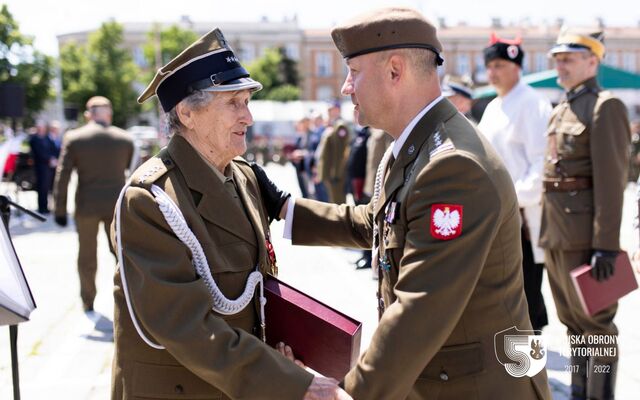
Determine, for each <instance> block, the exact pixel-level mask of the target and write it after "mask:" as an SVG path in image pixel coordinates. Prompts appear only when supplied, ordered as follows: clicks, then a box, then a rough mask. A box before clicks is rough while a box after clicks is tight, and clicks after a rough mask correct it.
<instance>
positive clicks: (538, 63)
mask: <svg viewBox="0 0 640 400" xmlns="http://www.w3.org/2000/svg"><path fill="white" fill-rule="evenodd" d="M534 57H535V58H534V62H535V65H534V71H535V72H540V71H545V70H547V69H549V57H548V56H547V53H536V55H535V56H534Z"/></svg>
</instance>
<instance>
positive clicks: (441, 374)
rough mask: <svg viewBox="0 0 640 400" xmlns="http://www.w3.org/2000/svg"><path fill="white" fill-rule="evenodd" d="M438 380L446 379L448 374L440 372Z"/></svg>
mask: <svg viewBox="0 0 640 400" xmlns="http://www.w3.org/2000/svg"><path fill="white" fill-rule="evenodd" d="M440 380H441V381H445V382H446V381H448V380H449V375H447V373H446V372H440Z"/></svg>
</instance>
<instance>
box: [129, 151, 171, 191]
mask: <svg viewBox="0 0 640 400" xmlns="http://www.w3.org/2000/svg"><path fill="white" fill-rule="evenodd" d="M174 166H175V163H174V162H173V160H172V159H171V157H169V152H168V151H167V150H166V148H164V149H162V150H160V152H159V153H158V154H156V155H155V156H153V157H151V158H150V159H149V160H147V161H146V162H145V163H144V164H142V165H141V166H140V167H139V168H138V169H137V170H136V172H135V173H134V174H133V176H132V177H131V184H133V185H136V186H143V187H150V186H151V184H152V183H153V182H155V181H157V180H158V179H159V178H160V177H161V176H162V175H164V174H166V173H167V171H169V170H170V169H172V168H173V167H174Z"/></svg>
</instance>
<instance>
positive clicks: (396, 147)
mask: <svg viewBox="0 0 640 400" xmlns="http://www.w3.org/2000/svg"><path fill="white" fill-rule="evenodd" d="M443 98H444V97H442V95H440V96H438V97H437V98H436V99H435V100H433V101H432V102H431V103H429V104H427V106H426V107H425V108H423V109H422V111H420V112H419V113H418V115H416V116H415V117H413V119H412V120H411V122H409V125H407V126H406V127H405V128H404V130H403V131H402V133H401V134H400V136H399V137H398V139H396V140H395V141H394V142H393V150H391V151H392V152H393V157H394V158H396V159H397V158H398V154H400V150H402V146H404V142H406V141H407V138H408V137H409V134H410V133H411V131H412V130H413V128H415V127H416V125H417V124H418V122H419V121H420V120H421V119H422V117H424V115H425V114H426V113H427V112H428V111H429V110H431V109H432V108H433V107H434V106H435V105H436V104H438V102H439V101H440V100H442V99H443Z"/></svg>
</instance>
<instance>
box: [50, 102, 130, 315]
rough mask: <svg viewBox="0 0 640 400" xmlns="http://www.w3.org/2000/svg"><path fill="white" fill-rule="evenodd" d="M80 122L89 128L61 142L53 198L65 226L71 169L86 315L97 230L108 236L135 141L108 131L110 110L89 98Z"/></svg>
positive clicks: (93, 274)
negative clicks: (75, 179)
mask: <svg viewBox="0 0 640 400" xmlns="http://www.w3.org/2000/svg"><path fill="white" fill-rule="evenodd" d="M84 116H85V118H86V119H87V120H88V121H89V122H88V123H87V124H86V125H84V126H82V127H80V128H78V129H75V130H72V131H69V132H67V133H66V134H65V135H64V137H63V139H62V150H61V153H60V162H59V164H58V169H57V170H56V180H55V184H54V194H53V195H54V200H55V221H56V223H57V224H58V225H60V226H66V225H67V186H68V185H69V178H70V177H71V172H72V171H73V170H74V169H75V170H76V172H77V174H78V187H77V189H76V201H75V203H76V211H75V223H76V230H77V231H78V241H79V248H78V274H79V275H80V297H81V298H82V306H83V308H84V311H93V300H94V299H95V297H96V270H97V267H98V261H97V255H96V250H97V245H98V243H97V235H98V228H99V225H100V222H102V223H103V225H104V229H105V232H106V233H107V236H109V229H110V225H111V220H112V218H113V207H114V206H115V204H116V200H117V199H118V194H119V193H120V189H122V186H124V182H125V171H126V170H127V168H129V164H130V162H131V157H132V156H133V141H132V140H131V137H130V136H129V134H128V133H127V132H125V131H124V130H122V129H120V128H118V127H115V126H112V125H111V119H112V116H113V110H112V109H111V102H110V101H109V99H107V98H106V97H102V96H94V97H92V98H90V99H89V101H87V111H85V113H84ZM111 252H112V253H113V249H111ZM114 255H115V253H114Z"/></svg>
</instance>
